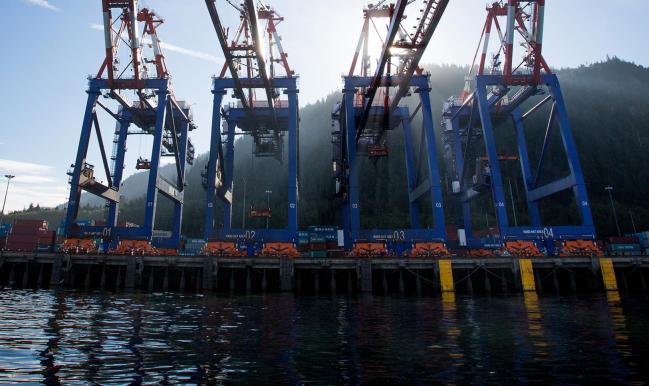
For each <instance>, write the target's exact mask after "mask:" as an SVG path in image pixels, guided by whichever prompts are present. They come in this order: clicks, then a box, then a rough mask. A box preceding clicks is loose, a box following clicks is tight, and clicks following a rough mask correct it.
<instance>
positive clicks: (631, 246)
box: [606, 236, 642, 256]
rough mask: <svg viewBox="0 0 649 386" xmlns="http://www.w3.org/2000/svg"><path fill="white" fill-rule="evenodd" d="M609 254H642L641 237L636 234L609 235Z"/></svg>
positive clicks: (607, 240)
mask: <svg viewBox="0 0 649 386" xmlns="http://www.w3.org/2000/svg"><path fill="white" fill-rule="evenodd" d="M606 244H607V250H608V254H609V255H611V256H633V255H640V254H642V248H641V247H640V239H639V238H638V237H635V236H625V237H609V238H608V239H606Z"/></svg>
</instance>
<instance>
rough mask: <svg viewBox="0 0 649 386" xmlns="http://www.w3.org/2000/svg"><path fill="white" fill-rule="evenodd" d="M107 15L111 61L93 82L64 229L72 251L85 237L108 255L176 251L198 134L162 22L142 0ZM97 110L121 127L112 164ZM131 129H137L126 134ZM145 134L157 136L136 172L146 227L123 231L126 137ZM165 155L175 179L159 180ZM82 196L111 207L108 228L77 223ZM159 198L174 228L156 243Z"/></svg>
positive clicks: (106, 9)
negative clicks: (95, 157) (142, 187)
mask: <svg viewBox="0 0 649 386" xmlns="http://www.w3.org/2000/svg"><path fill="white" fill-rule="evenodd" d="M102 11H103V21H104V41H105V48H106V51H105V52H106V54H105V58H104V60H103V62H102V64H101V66H100V68H99V71H98V73H97V75H96V76H94V77H90V78H89V82H88V83H89V88H88V91H87V93H88V99H87V103H86V108H85V113H84V118H83V124H82V127H81V136H80V140H79V146H78V150H77V155H76V159H75V162H74V164H72V168H71V170H70V171H69V172H68V175H69V176H70V186H71V189H70V197H69V200H68V204H67V212H66V217H65V224H64V233H65V237H66V238H67V239H68V242H67V244H74V242H75V240H76V239H78V242H80V243H82V242H85V241H82V240H87V239H88V238H103V240H104V243H103V244H104V250H108V248H112V249H114V250H117V249H119V248H120V245H119V244H120V243H121V242H123V243H124V245H126V244H129V245H136V244H142V245H139V246H138V248H145V249H146V250H147V251H149V252H150V251H152V248H153V247H152V246H151V242H152V241H153V242H154V243H153V244H154V246H157V247H161V248H171V249H177V248H178V245H179V241H180V230H181V229H180V227H181V220H182V208H183V196H184V191H185V185H186V181H185V167H186V165H187V164H191V163H192V162H193V159H194V150H193V146H192V145H191V141H190V140H189V131H191V130H193V129H195V128H196V126H195V125H194V123H193V122H192V112H191V109H190V108H189V105H188V104H186V103H185V102H182V101H178V100H177V99H176V96H175V94H174V90H173V87H172V85H171V81H170V79H169V72H168V70H167V66H166V64H165V57H164V54H163V52H162V47H161V42H160V39H159V38H158V33H157V28H158V27H159V26H160V25H161V24H162V23H163V20H162V19H161V18H160V17H158V15H156V14H155V13H154V12H153V11H151V10H150V9H148V8H142V9H139V8H138V5H137V0H102ZM139 31H142V32H141V33H140V32H139ZM100 97H103V99H105V100H100ZM131 98H133V99H131ZM111 104H112V105H114V106H111ZM99 111H103V112H105V113H106V114H107V116H109V117H110V118H112V119H114V120H115V122H116V128H115V132H114V140H113V152H112V154H111V156H110V158H109V157H108V153H107V150H106V147H105V145H104V140H103V138H102V133H101V129H100V126H99V122H100V119H99V118H98V112H99ZM131 126H135V128H137V130H135V131H129V128H130V127H131ZM93 129H94V132H95V134H96V137H97V145H98V147H99V150H100V153H101V162H102V163H101V166H102V169H103V170H102V171H103V173H104V174H105V179H106V182H105V183H103V182H101V181H100V180H99V178H101V177H99V175H97V173H96V172H97V170H96V169H95V167H94V165H92V164H90V163H89V161H88V148H89V145H90V140H91V137H92V134H93ZM142 134H144V135H152V136H153V145H152V149H151V156H150V159H145V158H143V157H140V158H139V160H138V162H137V165H136V168H137V169H146V170H148V172H149V176H148V184H147V192H146V207H145V216H144V223H143V224H142V225H141V226H139V227H127V226H125V225H121V226H118V224H119V223H118V214H119V204H120V187H121V183H122V177H123V171H124V160H125V156H126V142H127V138H128V137H129V136H131V135H142ZM163 156H165V157H172V158H173V159H174V163H175V171H176V175H175V178H173V180H168V179H166V178H164V177H163V176H161V175H160V173H159V168H160V159H161V157H163ZM82 191H86V192H87V193H89V194H92V195H95V196H99V197H101V198H103V199H105V200H106V202H107V207H108V214H107V218H106V221H105V225H101V226H87V225H85V224H81V223H78V222H77V216H78V212H79V205H80V200H81V193H82ZM159 194H162V195H164V196H165V197H167V198H169V199H170V200H171V201H172V202H173V205H174V209H173V211H174V212H173V221H172V224H173V229H172V231H171V237H166V238H161V239H155V240H154V238H153V235H154V224H155V216H156V204H157V201H158V195H159ZM122 224H123V222H122ZM122 247H123V245H122ZM122 249H123V248H122ZM123 252H125V253H128V251H123Z"/></svg>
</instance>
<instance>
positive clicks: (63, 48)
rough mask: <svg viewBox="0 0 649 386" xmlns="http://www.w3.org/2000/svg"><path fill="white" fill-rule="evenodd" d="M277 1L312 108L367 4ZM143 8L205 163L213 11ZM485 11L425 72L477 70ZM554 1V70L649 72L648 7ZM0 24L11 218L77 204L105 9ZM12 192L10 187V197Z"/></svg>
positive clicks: (214, 66) (434, 51)
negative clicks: (609, 62)
mask: <svg viewBox="0 0 649 386" xmlns="http://www.w3.org/2000/svg"><path fill="white" fill-rule="evenodd" d="M266 2H267V3H269V4H271V5H273V6H274V7H275V8H276V9H277V11H278V12H279V13H280V14H281V15H282V16H284V17H286V21H285V22H283V23H282V24H280V27H279V32H280V34H281V35H282V36H283V44H284V47H285V50H286V51H287V52H288V53H289V61H290V63H291V66H292V67H293V68H294V69H295V70H296V71H297V73H298V74H299V76H300V81H299V85H300V102H301V104H302V105H305V104H308V103H311V102H315V101H316V100H318V99H319V98H321V97H323V96H325V95H327V94H328V93H330V92H332V91H334V90H337V89H338V88H339V87H340V85H341V75H342V74H343V73H344V72H345V71H347V69H348V67H349V64H350V62H351V57H352V54H353V51H354V47H355V43H356V39H357V36H358V33H359V32H360V28H361V24H362V8H363V7H364V6H365V5H366V4H367V1H365V0H267V1H266ZM374 2H376V1H374ZM140 3H141V4H144V5H145V6H148V7H150V8H153V9H154V10H155V11H156V12H157V13H158V14H160V15H161V16H162V17H164V18H165V20H166V23H165V24H164V25H163V26H162V27H161V28H160V30H159V34H160V37H161V39H162V40H163V42H164V43H165V44H166V45H167V49H166V51H165V55H166V58H167V66H168V68H169V70H170V72H171V74H172V76H173V83H174V87H175V90H176V96H177V97H178V99H181V100H187V101H190V102H191V103H192V104H193V108H194V118H195V121H196V123H197V124H198V126H199V129H198V130H197V131H194V132H193V133H192V139H193V142H194V144H195V146H196V150H197V153H203V152H205V151H206V150H207V149H208V141H209V127H210V116H211V93H210V87H211V76H212V75H213V74H214V73H216V72H218V71H219V70H220V68H221V65H222V60H221V59H220V58H221V57H222V54H221V53H220V49H219V45H218V41H217V39H216V36H215V33H214V30H213V28H212V25H211V23H210V20H209V16H208V14H207V11H206V9H205V4H204V1H203V0H182V1H181V0H146V1H140ZM217 3H218V6H219V9H220V10H222V11H223V13H224V14H227V15H228V17H227V18H228V21H227V22H228V23H229V24H230V25H231V26H232V28H234V27H236V25H235V23H236V21H235V18H234V17H235V16H236V15H235V14H234V13H233V12H232V11H233V10H232V9H231V8H230V7H229V6H228V5H227V4H226V3H225V1H223V0H218V1H217ZM486 3H487V1H485V0H451V1H450V4H449V6H448V8H447V11H446V13H445V15H444V18H443V20H442V22H441V23H440V26H439V28H438V31H437V33H436V34H435V36H434V38H433V41H432V42H431V44H430V45H429V47H428V50H427V52H426V54H425V55H424V58H423V61H422V63H453V64H467V63H469V62H470V61H471V60H472V58H473V54H474V51H475V48H476V44H477V40H478V38H479V35H480V31H481V30H482V26H483V23H484V16H485V12H484V9H485V5H486ZM546 3H547V5H546V9H547V10H546V27H545V40H544V56H545V58H546V60H547V61H548V62H549V63H550V65H551V66H554V67H570V66H577V65H580V64H587V63H592V62H595V61H600V60H602V59H604V58H605V57H606V55H611V56H613V55H617V56H618V57H620V58H622V59H626V60H630V61H633V62H636V63H638V64H641V65H643V66H649V49H647V46H648V45H647V37H649V23H647V20H649V0H616V1H605V0H547V1H546ZM0 15H2V16H3V18H2V19H3V21H2V23H0V47H1V48H2V56H1V57H0V85H2V87H3V91H2V92H0V106H2V107H1V109H2V110H1V113H2V118H3V119H2V125H1V126H0V175H4V174H6V173H12V174H15V175H17V178H15V179H14V180H13V181H12V188H11V190H10V194H9V198H8V201H7V208H8V209H9V210H15V209H21V208H23V207H24V206H27V205H28V204H29V203H30V202H33V203H40V204H41V205H54V204H59V203H62V202H64V201H65V200H66V199H67V189H68V187H67V176H66V174H65V173H66V170H67V168H68V167H69V165H70V164H71V163H72V162H73V160H74V158H75V153H76V148H77V145H78V135H79V131H80V126H81V120H82V115H83V109H84V107H85V101H86V93H85V89H86V86H87V80H86V77H87V76H88V74H91V73H96V72H97V69H98V68H99V65H100V63H101V61H102V60H103V55H104V48H103V37H102V33H101V32H100V31H99V30H97V28H96V25H97V24H99V23H101V1H100V0H0ZM93 26H94V27H93ZM458 91H459V90H458ZM433 108H441V106H433ZM111 129H112V128H111ZM111 129H108V128H107V131H110V130H111ZM107 138H111V137H110V136H108V137H107ZM105 141H108V142H110V141H109V140H106V139H105ZM140 141H141V140H139V139H135V140H132V141H130V142H129V152H130V158H129V160H127V167H128V168H127V170H126V174H127V175H128V174H132V173H133V172H134V161H133V160H134V159H135V158H137V156H138V155H139V154H138V153H139V149H144V148H147V142H146V140H144V142H140ZM324 146H325V147H326V148H323V152H325V153H326V154H329V153H330V149H329V148H328V144H325V145H324ZM109 151H110V149H109ZM142 155H143V156H145V157H148V154H146V153H145V152H142ZM5 182H6V180H4V178H2V179H0V187H1V192H2V194H4V185H5Z"/></svg>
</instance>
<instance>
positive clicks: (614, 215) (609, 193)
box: [604, 186, 622, 237]
mask: <svg viewBox="0 0 649 386" xmlns="http://www.w3.org/2000/svg"><path fill="white" fill-rule="evenodd" d="M604 190H606V191H607V192H608V198H609V200H611V210H612V211H613V219H615V228H617V235H618V236H619V237H622V232H621V231H620V223H619V222H618V221H617V212H616V211H615V204H614V203H613V187H612V186H606V187H604Z"/></svg>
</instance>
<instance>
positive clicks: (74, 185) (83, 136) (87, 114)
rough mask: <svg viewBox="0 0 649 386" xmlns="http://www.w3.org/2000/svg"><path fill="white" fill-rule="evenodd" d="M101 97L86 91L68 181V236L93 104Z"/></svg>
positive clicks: (75, 209) (78, 193)
mask: <svg viewBox="0 0 649 386" xmlns="http://www.w3.org/2000/svg"><path fill="white" fill-rule="evenodd" d="M99 95H101V91H100V90H99V89H98V88H91V89H89V90H88V100H87V102H86V110H85V113H84V115H83V124H82V126H81V136H80V138H79V147H78V148H77V158H76V159H75V162H74V171H73V172H72V180H71V181H70V197H69V199H68V209H67V212H66V215H65V225H64V227H65V229H64V230H65V235H66V236H68V235H69V232H70V226H71V225H72V223H73V222H74V220H75V219H76V218H77V212H78V210H79V200H80V199H81V188H80V187H79V176H80V174H81V168H82V167H83V164H84V163H85V162H86V155H87V154H88V145H89V143H90V134H91V133H92V114H93V112H94V110H95V103H97V98H99Z"/></svg>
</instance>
